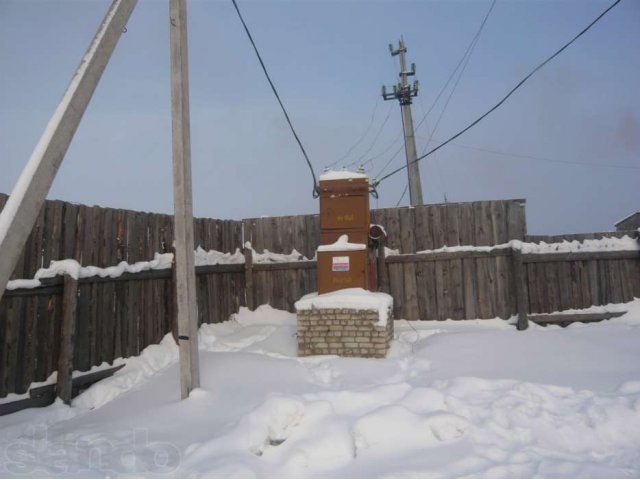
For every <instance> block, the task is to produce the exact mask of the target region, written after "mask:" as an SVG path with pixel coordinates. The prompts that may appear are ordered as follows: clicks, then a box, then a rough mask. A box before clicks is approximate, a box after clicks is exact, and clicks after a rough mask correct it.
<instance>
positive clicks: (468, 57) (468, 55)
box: [422, 0, 496, 153]
mask: <svg viewBox="0 0 640 480" xmlns="http://www.w3.org/2000/svg"><path fill="white" fill-rule="evenodd" d="M495 4H496V0H493V2H491V6H490V7H489V10H488V11H487V14H486V15H485V16H484V19H483V20H482V23H481V24H480V28H479V29H478V31H477V32H476V34H475V36H474V37H473V40H472V41H471V43H470V44H469V47H467V51H466V52H465V56H466V59H465V57H464V56H463V58H462V60H464V64H463V65H462V69H461V70H460V74H459V75H458V78H456V81H455V83H454V84H453V88H452V89H451V92H450V93H449V96H448V97H447V101H446V102H445V104H444V107H442V111H441V112H440V115H439V116H438V120H436V123H435V125H434V127H433V130H431V135H430V136H429V140H427V145H426V146H425V148H424V150H423V152H422V153H424V152H425V151H426V150H427V148H429V143H431V139H432V138H433V136H434V135H435V133H436V130H437V129H438V126H439V125H440V121H441V120H442V117H443V116H444V112H445V111H446V110H447V107H448V106H449V102H450V101H451V98H452V97H453V94H454V93H456V89H457V88H458V84H459V83H460V79H462V76H463V75H464V71H465V70H466V68H467V65H469V60H471V56H472V55H473V51H474V50H475V48H476V45H477V44H478V39H479V38H480V34H481V33H482V30H483V29H484V26H485V24H486V23H487V20H488V19H489V15H491V11H492V10H493V7H494V6H495ZM458 66H460V63H458ZM457 68H458V67H456V69H457Z"/></svg>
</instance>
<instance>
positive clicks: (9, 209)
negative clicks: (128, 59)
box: [0, 0, 137, 298]
mask: <svg viewBox="0 0 640 480" xmlns="http://www.w3.org/2000/svg"><path fill="white" fill-rule="evenodd" d="M136 3H137V0H114V1H113V3H112V4H111V8H109V11H108V12H107V14H106V16H105V17H104V20H103V21H102V24H101V25H100V28H99V29H98V32H97V33H96V35H95V37H94V38H93V41H92V42H91V45H89V49H88V50H87V53H85V55H84V57H83V58H82V61H81V62H80V65H79V66H78V68H77V69H76V72H75V74H74V76H73V78H72V79H71V83H70V84H69V86H68V87H67V91H66V92H65V94H64V97H63V98H62V100H61V101H60V103H59V104H58V107H57V108H56V111H55V113H54V114H53V116H52V117H51V120H49V124H48V125H47V128H46V129H45V131H44V133H43V134H42V136H41V137H40V140H39V141H38V144H37V145H36V148H35V149H34V150H33V153H32V154H31V157H30V158H29V161H28V162H27V165H26V166H25V168H24V169H23V170H22V173H21V174H20V178H19V179H18V182H17V183H16V186H15V187H14V189H13V191H12V192H11V196H10V197H9V200H7V203H6V205H5V207H4V209H3V210H2V213H0V252H2V253H0V298H2V295H3V294H4V290H5V288H6V286H7V282H8V281H9V278H10V277H11V274H12V273H13V269H14V268H15V267H16V263H17V262H18V258H19V257H20V253H21V252H22V249H23V248H24V245H25V243H26V241H27V237H28V236H29V234H30V233H31V230H32V229H33V226H34V224H35V222H36V219H37V218H38V215H39V213H40V210H41V209H42V205H43V203H44V200H45V198H46V197H47V194H48V193H49V189H50V188H51V184H52V183H53V179H54V178H55V176H56V173H57V172H58V168H60V164H61V163H62V159H63V158H64V155H65V153H67V149H68V148H69V144H70V143H71V140H72V139H73V135H74V134H75V132H76V129H77V128H78V125H79V124H80V120H81V119H82V116H83V115H84V112H85V110H86V108H87V105H88V104H89V101H90V100H91V97H92V95H93V92H94V91H95V88H96V86H97V85H98V82H99V81H100V77H102V73H103V72H104V69H105V67H106V66H107V62H108V61H109V58H111V54H112V53H113V50H114V49H115V47H116V44H117V43H118V39H119V38H120V35H122V31H123V30H124V27H125V25H126V24H127V21H128V20H129V17H130V16H131V12H132V11H133V8H134V7H135V5H136Z"/></svg>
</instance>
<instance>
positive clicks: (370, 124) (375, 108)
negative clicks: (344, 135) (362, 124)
mask: <svg viewBox="0 0 640 480" xmlns="http://www.w3.org/2000/svg"><path fill="white" fill-rule="evenodd" d="M378 105H380V97H377V98H376V104H375V106H374V107H373V113H372V114H371V120H370V121H369V125H368V126H367V128H366V129H365V131H364V133H363V134H362V135H361V136H360V138H359V139H358V140H357V141H356V142H355V143H354V144H353V145H351V147H350V148H349V149H348V150H347V153H345V154H344V155H343V156H342V157H340V158H339V159H337V160H336V161H335V162H333V163H330V164H329V166H330V167H334V166H336V165H337V164H338V163H340V162H341V161H342V160H344V159H345V158H347V157H348V156H349V155H350V154H351V152H353V151H354V150H355V149H356V147H357V146H358V145H360V143H362V141H363V140H364V139H365V137H366V136H367V135H368V133H369V131H371V127H372V126H373V121H374V120H375V118H376V112H377V111H378Z"/></svg>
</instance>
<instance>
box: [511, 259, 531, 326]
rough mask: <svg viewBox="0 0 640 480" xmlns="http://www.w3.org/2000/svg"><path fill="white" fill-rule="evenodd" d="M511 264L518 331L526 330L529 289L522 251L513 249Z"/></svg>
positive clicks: (527, 324)
mask: <svg viewBox="0 0 640 480" xmlns="http://www.w3.org/2000/svg"><path fill="white" fill-rule="evenodd" d="M511 260H512V264H513V278H514V281H515V287H516V307H517V310H518V330H526V329H527V328H528V327H529V317H528V316H527V314H528V312H529V289H528V284H527V271H526V269H525V266H524V262H523V261H522V250H520V249H517V248H514V249H513V250H512V254H511Z"/></svg>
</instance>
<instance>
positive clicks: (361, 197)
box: [320, 178, 370, 233]
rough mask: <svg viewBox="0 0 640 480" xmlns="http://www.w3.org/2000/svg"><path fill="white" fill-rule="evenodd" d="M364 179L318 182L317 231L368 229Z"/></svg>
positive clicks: (366, 189)
mask: <svg viewBox="0 0 640 480" xmlns="http://www.w3.org/2000/svg"><path fill="white" fill-rule="evenodd" d="M369 223H370V217H369V181H368V180H367V179H366V178H353V179H347V180H321V181H320V230H321V231H323V232H324V231H327V230H339V231H343V233H344V231H346V230H359V231H362V232H367V231H368V230H369Z"/></svg>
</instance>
